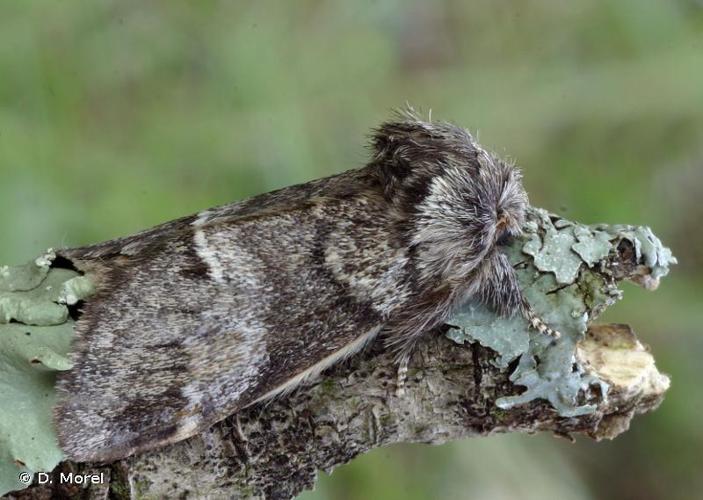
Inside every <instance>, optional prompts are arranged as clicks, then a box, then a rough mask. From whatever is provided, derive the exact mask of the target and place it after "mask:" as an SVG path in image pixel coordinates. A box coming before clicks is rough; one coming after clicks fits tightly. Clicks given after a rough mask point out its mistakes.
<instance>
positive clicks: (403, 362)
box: [395, 355, 410, 398]
mask: <svg viewBox="0 0 703 500" xmlns="http://www.w3.org/2000/svg"><path fill="white" fill-rule="evenodd" d="M408 363H410V356H409V355H408V356H405V355H404V356H403V357H402V358H400V361H398V372H397V373H396V381H395V395H396V396H398V397H399V398H400V397H403V396H405V382H406V381H407V380H408Z"/></svg>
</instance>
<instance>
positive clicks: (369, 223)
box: [55, 193, 405, 461]
mask: <svg viewBox="0 0 703 500" xmlns="http://www.w3.org/2000/svg"><path fill="white" fill-rule="evenodd" d="M313 194H314V193H313ZM378 203H382V201H381V199H380V198H379V200H378ZM368 205H369V201H368V198H364V199H359V198H353V197H348V198H345V197H342V198H335V199H327V200H325V203H324V204H320V203H316V202H315V201H314V200H313V201H308V202H304V203H299V204H298V205H297V206H292V207H290V203H285V204H284V203H281V206H279V207H278V209H277V210H261V211H260V212H259V213H249V214H245V215H241V216H239V217H232V215H231V213H224V209H222V210H223V213H221V214H219V215H218V214H214V215H212V213H211V214H210V215H206V216H204V217H203V216H201V217H195V218H191V219H190V220H189V219H182V220H181V222H179V224H177V225H175V226H173V230H171V231H165V232H164V231H162V234H161V236H160V237H159V238H154V240H153V241H151V242H150V243H149V244H147V245H141V244H140V243H139V241H138V240H132V241H129V242H127V248H128V249H129V250H130V253H131V255H123V254H113V255H109V252H105V251H102V256H100V257H95V260H94V261H91V260H90V258H88V259H86V257H85V256H86V255H88V256H90V255H91V254H90V252H91V251H92V252H94V253H93V255H95V252H96V251H95V250H94V249H93V250H88V251H83V252H82V253H81V252H80V251H74V252H73V253H72V252H71V251H69V252H66V256H67V257H69V258H73V259H74V260H75V261H76V262H78V263H79V265H81V264H82V265H83V266H84V267H85V268H88V269H89V268H91V267H94V268H95V269H96V273H98V275H99V276H100V279H101V283H102V285H101V287H100V291H99V293H98V295H97V296H96V297H94V298H92V299H91V300H90V301H89V302H88V303H87V305H86V307H85V311H84V313H83V316H82V317H81V319H80V320H79V322H78V327H77V340H76V342H75V344H74V348H73V354H72V355H73V359H74V363H75V365H74V368H73V369H72V370H70V371H68V372H65V373H62V374H61V375H60V377H59V381H58V384H57V387H58V391H59V403H58V405H57V407H56V411H55V420H56V424H57V427H58V433H59V439H60V443H61V446H62V448H63V449H64V451H65V452H66V453H67V455H68V456H69V457H70V458H72V459H74V460H78V461H104V460H112V459H116V458H121V457H124V456H127V455H129V454H132V453H135V452H137V451H142V450H145V449H150V448H153V447H156V446H159V445H162V444H166V443H170V442H175V441H178V440H181V439H183V438H185V437H188V436H190V435H192V434H194V433H196V432H197V431H199V430H201V429H203V428H204V427H206V426H209V425H211V424H212V423H214V422H217V421H219V420H221V419H222V418H224V417H226V416H227V415H229V414H232V413H234V412H235V411H237V410H238V409H240V408H242V407H244V406H246V405H248V404H251V403H252V402H254V401H257V400H261V399H265V398H266V397H270V396H272V395H274V394H276V393H278V392H281V391H284V390H286V389H289V388H292V387H294V386H295V385H296V384H298V383H299V382H301V381H302V380H304V379H305V378H307V377H309V376H312V375H314V374H316V373H317V372H319V371H320V370H321V369H324V368H325V367H326V366H328V365H329V364H331V363H332V362H334V361H335V360H337V359H339V358H340V357H344V356H345V355H348V354H351V353H353V352H355V351H356V350H358V349H359V348H361V347H363V345H364V344H365V343H366V342H367V341H369V340H370V339H372V338H373V337H374V336H375V335H376V333H377V332H378V331H379V329H380V328H381V326H382V323H383V321H384V320H385V318H386V317H387V316H388V314H389V313H390V311H391V310H392V309H393V308H395V307H398V305H399V304H400V303H401V302H402V297H403V291H402V287H401V289H399V290H398V291H399V295H398V298H397V299H392V300H394V301H395V302H394V303H390V302H389V301H386V302H383V301H381V302H380V303H378V302H375V301H374V300H375V294H377V293H378V292H377V290H379V289H380V288H383V287H386V288H387V287H388V286H391V284H394V285H397V284H398V283H402V281H403V276H404V273H405V268H404V266H403V265H402V259H403V255H402V250H399V249H398V245H397V244H395V243H394V242H393V241H391V240H390V239H389V241H388V242H383V241H381V242H379V241H378V238H376V239H375V240H374V241H373V243H374V244H369V243H368V241H364V235H363V234H358V233H355V234H351V232H349V231H348V230H347V228H346V227H345V224H346V222H347V221H350V219H351V218H353V219H354V223H355V224H362V225H363V226H364V227H366V228H368V229H367V230H368V231H372V232H373V233H374V234H375V235H378V234H384V233H387V232H388V231H387V226H388V225H389V224H390V222H389V219H387V218H386V217H384V216H383V215H380V216H379V214H383V213H384V209H383V207H379V206H373V207H369V206H368ZM282 206H289V207H290V208H288V209H286V210H283V209H282V208H281V207H282ZM366 240H369V238H368V237H367V238H366ZM379 243H380V244H379ZM103 248H108V247H107V246H103ZM114 248H115V247H113V251H114ZM331 248H334V249H335V250H330V249H331ZM359 252H361V254H363V256H364V258H363V259H361V260H360V259H356V260H354V259H351V260H349V259H346V258H345V257H348V256H349V255H350V253H354V254H359ZM76 256H82V259H84V260H81V258H76ZM389 262H391V263H395V265H392V266H388V265H387V263H389ZM384 266H385V267H384ZM391 295H392V294H391Z"/></svg>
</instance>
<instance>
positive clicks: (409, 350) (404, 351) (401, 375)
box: [395, 324, 459, 397]
mask: <svg viewBox="0 0 703 500" xmlns="http://www.w3.org/2000/svg"><path fill="white" fill-rule="evenodd" d="M451 328H459V327H458V326H455V325H447V324H440V325H439V326H436V327H434V328H432V329H431V332H429V333H427V334H428V335H431V334H432V333H436V334H444V333H446V332H447V330H449V329H451ZM423 333H424V332H422V333H420V334H416V335H411V336H410V337H409V338H408V339H406V340H405V341H404V342H403V343H402V345H401V347H400V349H398V350H397V354H396V363H397V364H398V371H397V374H396V389H395V394H396V396H398V397H402V396H404V395H405V383H406V381H407V379H408V365H409V364H410V359H411V358H412V355H413V353H414V352H415V347H416V346H417V343H418V341H419V340H420V339H421V338H422V337H423V336H424V335H423Z"/></svg>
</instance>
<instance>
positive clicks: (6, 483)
mask: <svg viewBox="0 0 703 500" xmlns="http://www.w3.org/2000/svg"><path fill="white" fill-rule="evenodd" d="M54 258H55V256H54V254H53V252H47V253H46V254H45V255H43V256H42V257H40V258H38V259H36V260H35V261H33V262H30V263H29V264H27V265H24V266H17V267H7V266H4V267H2V269H0V495H2V494H4V493H7V492H8V491H12V490H17V489H21V488H24V487H26V486H27V485H26V484H24V483H22V482H20V481H19V475H20V473H22V472H29V473H30V474H34V473H36V472H47V471H51V470H52V469H53V468H54V467H55V466H56V465H57V464H58V463H59V462H60V461H61V459H62V457H63V454H62V453H61V450H60V449H59V447H58V443H57V440H56V435H55V433H54V430H53V425H52V423H51V415H52V413H51V412H52V407H53V406H54V402H55V391H54V382H55V378H56V372H57V371H60V370H68V369H70V368H71V361H70V359H69V358H68V352H69V348H70V344H71V339H72V336H73V321H72V320H71V319H70V318H69V315H68V308H67V306H66V305H64V304H62V303H61V302H62V301H63V302H66V303H69V304H70V303H75V302H77V301H78V300H82V299H83V298H85V297H87V296H88V295H89V294H90V293H91V290H92V288H91V287H90V286H88V284H87V283H85V278H84V277H81V276H79V275H78V273H76V272H74V271H71V270H67V269H52V268H50V265H51V262H52V261H53V259H54ZM67 290H68V294H67ZM67 295H70V298H71V300H72V301H73V299H75V301H74V302H69V301H67V300H65V299H66V298H67ZM11 321H12V322H11Z"/></svg>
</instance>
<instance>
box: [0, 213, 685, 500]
mask: <svg viewBox="0 0 703 500" xmlns="http://www.w3.org/2000/svg"><path fill="white" fill-rule="evenodd" d="M567 222H568V221H563V220H557V219H555V218H554V217H552V216H550V215H549V214H546V212H542V211H535V212H533V213H532V216H531V218H530V221H529V222H528V225H529V224H532V226H530V228H528V231H527V233H528V235H527V237H526V239H525V240H524V241H522V242H521V243H520V246H517V247H516V249H515V254H514V255H513V258H514V262H515V265H516V268H519V269H521V271H520V272H521V273H522V275H521V276H522V277H523V278H524V279H525V280H527V281H525V282H524V283H523V284H524V285H525V290H526V292H527V293H529V294H531V295H528V298H530V300H531V303H532V304H533V305H534V306H535V307H536V308H537V310H538V312H540V313H541V314H547V313H549V314H552V313H553V314H552V316H550V317H549V320H550V323H551V324H556V325H558V327H559V329H560V330H561V331H562V333H564V334H565V335H564V336H563V337H562V339H561V340H560V341H559V343H558V344H556V345H551V344H550V343H549V341H548V340H545V337H544V336H540V335H539V334H534V333H531V334H529V335H528V333H527V327H526V326H524V327H522V326H520V324H519V323H505V324H503V323H500V321H503V320H500V321H499V320H497V319H495V317H493V320H491V321H492V322H491V327H490V328H488V327H486V326H485V324H486V323H488V322H490V321H488V319H490V318H491V317H490V316H486V314H488V313H486V312H485V311H483V312H482V311H477V310H475V308H473V307H471V308H469V310H470V311H471V313H470V314H469V313H466V314H464V313H462V314H464V315H465V316H466V318H464V319H462V320H461V322H460V323H461V329H460V330H461V333H460V334H455V333H452V332H449V333H447V332H444V333H446V334H440V333H439V332H438V333H437V334H436V335H434V336H430V337H428V338H427V339H426V340H425V341H423V342H422V343H421V344H420V346H419V348H418V350H417V352H416V354H415V356H414V357H413V359H412V362H411V364H410V371H409V377H408V381H407V386H406V392H405V394H404V395H403V396H398V395H397V394H396V375H397V365H396V364H395V363H394V362H393V358H392V356H391V355H390V354H388V353H385V352H384V351H383V349H382V347H381V344H380V343H376V344H375V346H372V347H371V348H370V349H368V350H367V351H366V352H364V353H361V354H359V355H357V356H355V357H353V358H352V359H351V360H349V361H347V362H345V363H344V364H342V365H340V366H336V367H334V368H332V369H331V370H329V371H327V372H326V373H325V374H324V376H323V377H322V378H321V379H320V380H318V381H317V382H316V383H315V384H314V385H312V386H307V387H305V388H301V389H299V390H297V391H295V392H294V393H293V394H291V395H288V396H286V397H282V398H279V399H277V400H275V401H272V402H269V403H267V404H260V405H257V406H254V407H251V408H249V409H247V410H245V411H242V412H240V413H239V414H237V415H234V416H231V417H229V418H227V419H226V420H224V421H222V422H220V423H219V424H217V425H215V426H213V427H212V428H211V429H209V430H208V431H206V432H204V433H202V434H200V435H198V436H195V437H193V438H191V439H189V440H187V441H184V442H180V443H177V444H175V445H172V446H169V447H167V448H164V449H161V450H157V451H155V452H151V453H147V454H144V455H140V456H136V457H131V458H128V459H125V460H121V461H119V462H116V463H113V464H106V465H102V466H96V465H94V464H93V465H91V464H75V463H70V462H63V463H61V464H60V465H59V467H57V468H56V470H54V472H53V473H52V474H53V481H52V482H51V483H50V484H43V485H35V486H32V487H30V488H29V489H26V490H23V491H18V492H15V493H13V494H11V495H10V497H11V498H17V499H39V498H50V497H55V496H57V495H58V496H59V497H64V496H68V497H77V496H80V497H83V498H107V496H108V494H109V495H111V496H110V498H139V497H144V496H145V497H153V498H174V497H185V496H198V497H200V496H207V497H214V498H219V497H230V498H231V497H234V498H262V497H264V498H291V497H293V496H295V495H297V494H298V493H300V492H302V491H304V490H305V489H308V488H311V487H313V486H314V483H315V479H316V477H317V471H319V470H324V471H328V472H329V471H331V470H333V469H334V468H335V467H337V466H339V465H341V464H344V463H346V462H349V461H350V460H352V459H353V458H354V457H356V456H358V455H360V454H362V453H365V452H367V451H369V450H371V449H373V448H377V447H381V446H386V445H389V444H394V443H408V442H413V443H418V442H420V443H432V444H439V443H444V442H447V441H452V440H457V439H462V438H464V437H469V436H482V435H487V434H491V433H496V432H529V433H532V432H537V431H549V432H552V433H555V434H558V435H561V436H571V435H572V434H584V435H587V436H589V437H591V438H594V439H601V438H613V437H615V436H617V435H618V434H620V433H621V432H624V431H625V430H627V428H628V427H629V423H630V421H631V419H632V418H633V417H634V415H636V414H639V413H644V412H647V411H651V410H653V409H654V408H656V407H657V406H658V404H659V403H660V402H661V400H662V399H663V395H664V393H665V391H666V390H667V389H668V387H669V379H668V378H667V377H666V376H664V375H662V374H660V373H659V372H658V371H657V369H656V367H655V365H654V359H653V357H652V356H651V354H650V353H649V352H648V350H647V349H646V348H645V347H644V346H643V345H642V344H641V343H640V342H639V341H638V340H637V339H636V337H635V335H634V333H633V332H632V331H631V330H630V329H629V327H627V326H626V325H605V326H594V325H591V326H590V327H589V329H588V332H586V333H585V334H584V332H585V329H586V324H587V323H590V320H591V319H592V318H594V317H595V316H597V315H598V314H599V313H600V312H601V311H602V310H603V309H604V308H605V307H606V306H607V305H609V304H611V303H612V302H614V300H615V298H614V297H616V296H617V295H618V294H617V293H616V292H617V289H616V288H615V283H616V282H617V281H619V280H621V279H631V280H634V281H636V282H638V283H641V284H643V285H645V286H647V287H649V288H652V287H654V285H655V284H656V283H655V282H657V283H658V279H659V278H660V277H661V276H663V275H664V274H666V272H667V271H668V268H667V265H668V264H669V263H674V262H675V260H674V259H673V258H672V257H671V254H670V252H669V253H667V252H668V250H667V249H665V248H664V247H662V246H661V244H660V243H659V242H658V240H656V238H655V237H654V236H653V235H651V232H648V231H649V230H648V229H646V228H644V229H643V228H633V227H630V226H614V227H613V228H611V229H607V228H606V227H604V226H598V227H587V226H579V225H575V224H573V223H568V224H567ZM608 231H610V232H608ZM655 240H656V241H655ZM559 245H562V246H563V245H567V246H568V248H567V247H564V248H566V252H561V251H557V250H559V248H560V247H559ZM646 245H650V247H647V248H645V246H646ZM572 250H573V251H572ZM546 254H549V255H560V257H558V258H556V259H547V258H546V257H545V255H546ZM526 255H530V256H532V259H533V261H530V262H527V261H529V260H530V259H527V260H526ZM574 255H576V256H577V257H574ZM579 259H580V260H579ZM555 262H556V263H557V264H559V265H558V266H556V267H555ZM584 263H585V265H584ZM547 268H549V269H548V270H547ZM574 269H575V271H574ZM555 276H556V278H555ZM560 276H561V277H562V278H563V280H566V283H565V281H559V280H560ZM66 278H69V277H66ZM547 278H548V279H547ZM71 279H73V281H72V283H75V278H71ZM569 279H571V282H569V281H568V280H569ZM1 284H2V283H0V285H1ZM79 284H82V283H79ZM87 288H89V287H87ZM1 289H2V287H0V290H1ZM71 289H72V290H76V289H77V287H76V286H75V285H74V286H73V287H72V288H71ZM69 295H70V294H69ZM0 298H1V297H0ZM577 299H578V300H577ZM557 312H559V313H560V314H558V315H557V314H556V313H557ZM460 318H463V316H462V315H461V314H460V315H459V316H458V317H457V319H460ZM487 318H488V319H487ZM472 321H473V322H474V323H472ZM506 321H507V320H506ZM510 321H512V322H514V321H518V319H511V320H510ZM510 332H512V333H510ZM0 333H2V332H1V331H0ZM449 337H451V338H453V339H454V340H456V341H463V342H464V344H463V345H461V344H460V343H457V342H456V341H452V340H450V338H449ZM496 340H499V341H500V342H496ZM516 346H517V347H516ZM58 364H59V365H60V363H58ZM58 369H61V368H58ZM64 369H65V368H64ZM1 375H2V373H1V372H0V376H1ZM525 388H527V389H525ZM68 473H74V474H75V473H78V474H87V473H96V474H102V476H101V481H100V483H99V484H92V485H89V486H86V487H84V486H80V485H77V484H76V481H75V480H74V481H73V483H71V484H68V483H66V482H65V481H63V482H62V481H61V479H62V477H61V474H64V477H65V475H66V474H68Z"/></svg>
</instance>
